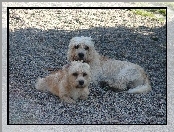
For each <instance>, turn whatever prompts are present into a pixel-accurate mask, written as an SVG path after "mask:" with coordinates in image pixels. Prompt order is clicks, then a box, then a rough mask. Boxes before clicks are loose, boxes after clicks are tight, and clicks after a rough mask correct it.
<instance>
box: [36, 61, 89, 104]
mask: <svg viewBox="0 0 174 132" xmlns="http://www.w3.org/2000/svg"><path fill="white" fill-rule="evenodd" d="M90 80H91V72H90V66H89V65H88V64H87V63H82V62H80V61H72V62H71V63H70V64H67V65H64V66H63V68H62V69H60V70H58V71H55V72H54V73H52V74H50V75H48V76H46V77H45V78H40V77H39V78H38V80H37V82H36V84H35V87H36V89H38V90H48V91H50V92H51V93H52V94H54V95H56V96H58V97H59V98H60V99H61V100H62V101H64V102H67V103H75V102H76V100H77V99H78V98H80V99H87V98H88V95H89V89H88V86H89V84H90Z"/></svg>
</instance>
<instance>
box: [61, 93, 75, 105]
mask: <svg viewBox="0 0 174 132" xmlns="http://www.w3.org/2000/svg"><path fill="white" fill-rule="evenodd" d="M60 99H61V100H62V101H63V102H66V103H70V104H72V103H73V104H74V103H76V101H75V100H73V99H72V98H70V97H69V96H67V95H63V96H61V97H60Z"/></svg>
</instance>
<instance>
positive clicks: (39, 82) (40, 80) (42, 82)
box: [35, 77, 47, 90]
mask: <svg viewBox="0 0 174 132" xmlns="http://www.w3.org/2000/svg"><path fill="white" fill-rule="evenodd" d="M35 88H36V89H38V90H46V89H47V84H46V81H45V78H40V77H39V78H38V79H37V82H36V84H35Z"/></svg>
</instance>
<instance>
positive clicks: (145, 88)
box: [128, 76, 152, 93]
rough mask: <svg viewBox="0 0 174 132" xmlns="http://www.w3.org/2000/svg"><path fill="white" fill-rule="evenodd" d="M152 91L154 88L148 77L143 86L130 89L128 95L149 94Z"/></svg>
mask: <svg viewBox="0 0 174 132" xmlns="http://www.w3.org/2000/svg"><path fill="white" fill-rule="evenodd" d="M151 90H152V88H151V85H150V81H149V77H148V76H146V78H145V83H144V84H143V85H139V86H137V87H135V88H133V89H129V90H128V93H147V92H149V91H151Z"/></svg>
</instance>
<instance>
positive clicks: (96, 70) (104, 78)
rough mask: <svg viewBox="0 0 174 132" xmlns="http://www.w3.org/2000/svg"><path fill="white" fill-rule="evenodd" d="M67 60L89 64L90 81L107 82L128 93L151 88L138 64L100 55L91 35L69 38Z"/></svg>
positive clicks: (146, 90) (142, 91) (140, 91)
mask: <svg viewBox="0 0 174 132" xmlns="http://www.w3.org/2000/svg"><path fill="white" fill-rule="evenodd" d="M67 58H68V60H69V61H74V60H83V62H86V63H88V64H89V65H90V68H91V73H92V81H93V82H94V83H96V84H98V83H100V82H104V83H107V84H108V85H109V86H110V87H112V88H114V89H117V90H127V88H129V90H128V93H144V92H148V91H150V90H151V86H150V81H149V79H148V76H147V74H146V73H145V71H144V70H143V68H142V67H140V66H139V65H136V64H133V63H130V62H127V61H120V60H114V59H108V58H106V57H104V56H100V55H99V53H98V52H97V51H96V50H95V48H94V42H93V41H92V38H91V37H83V36H82V37H74V38H72V39H71V40H70V44H69V49H68V55H67Z"/></svg>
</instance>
